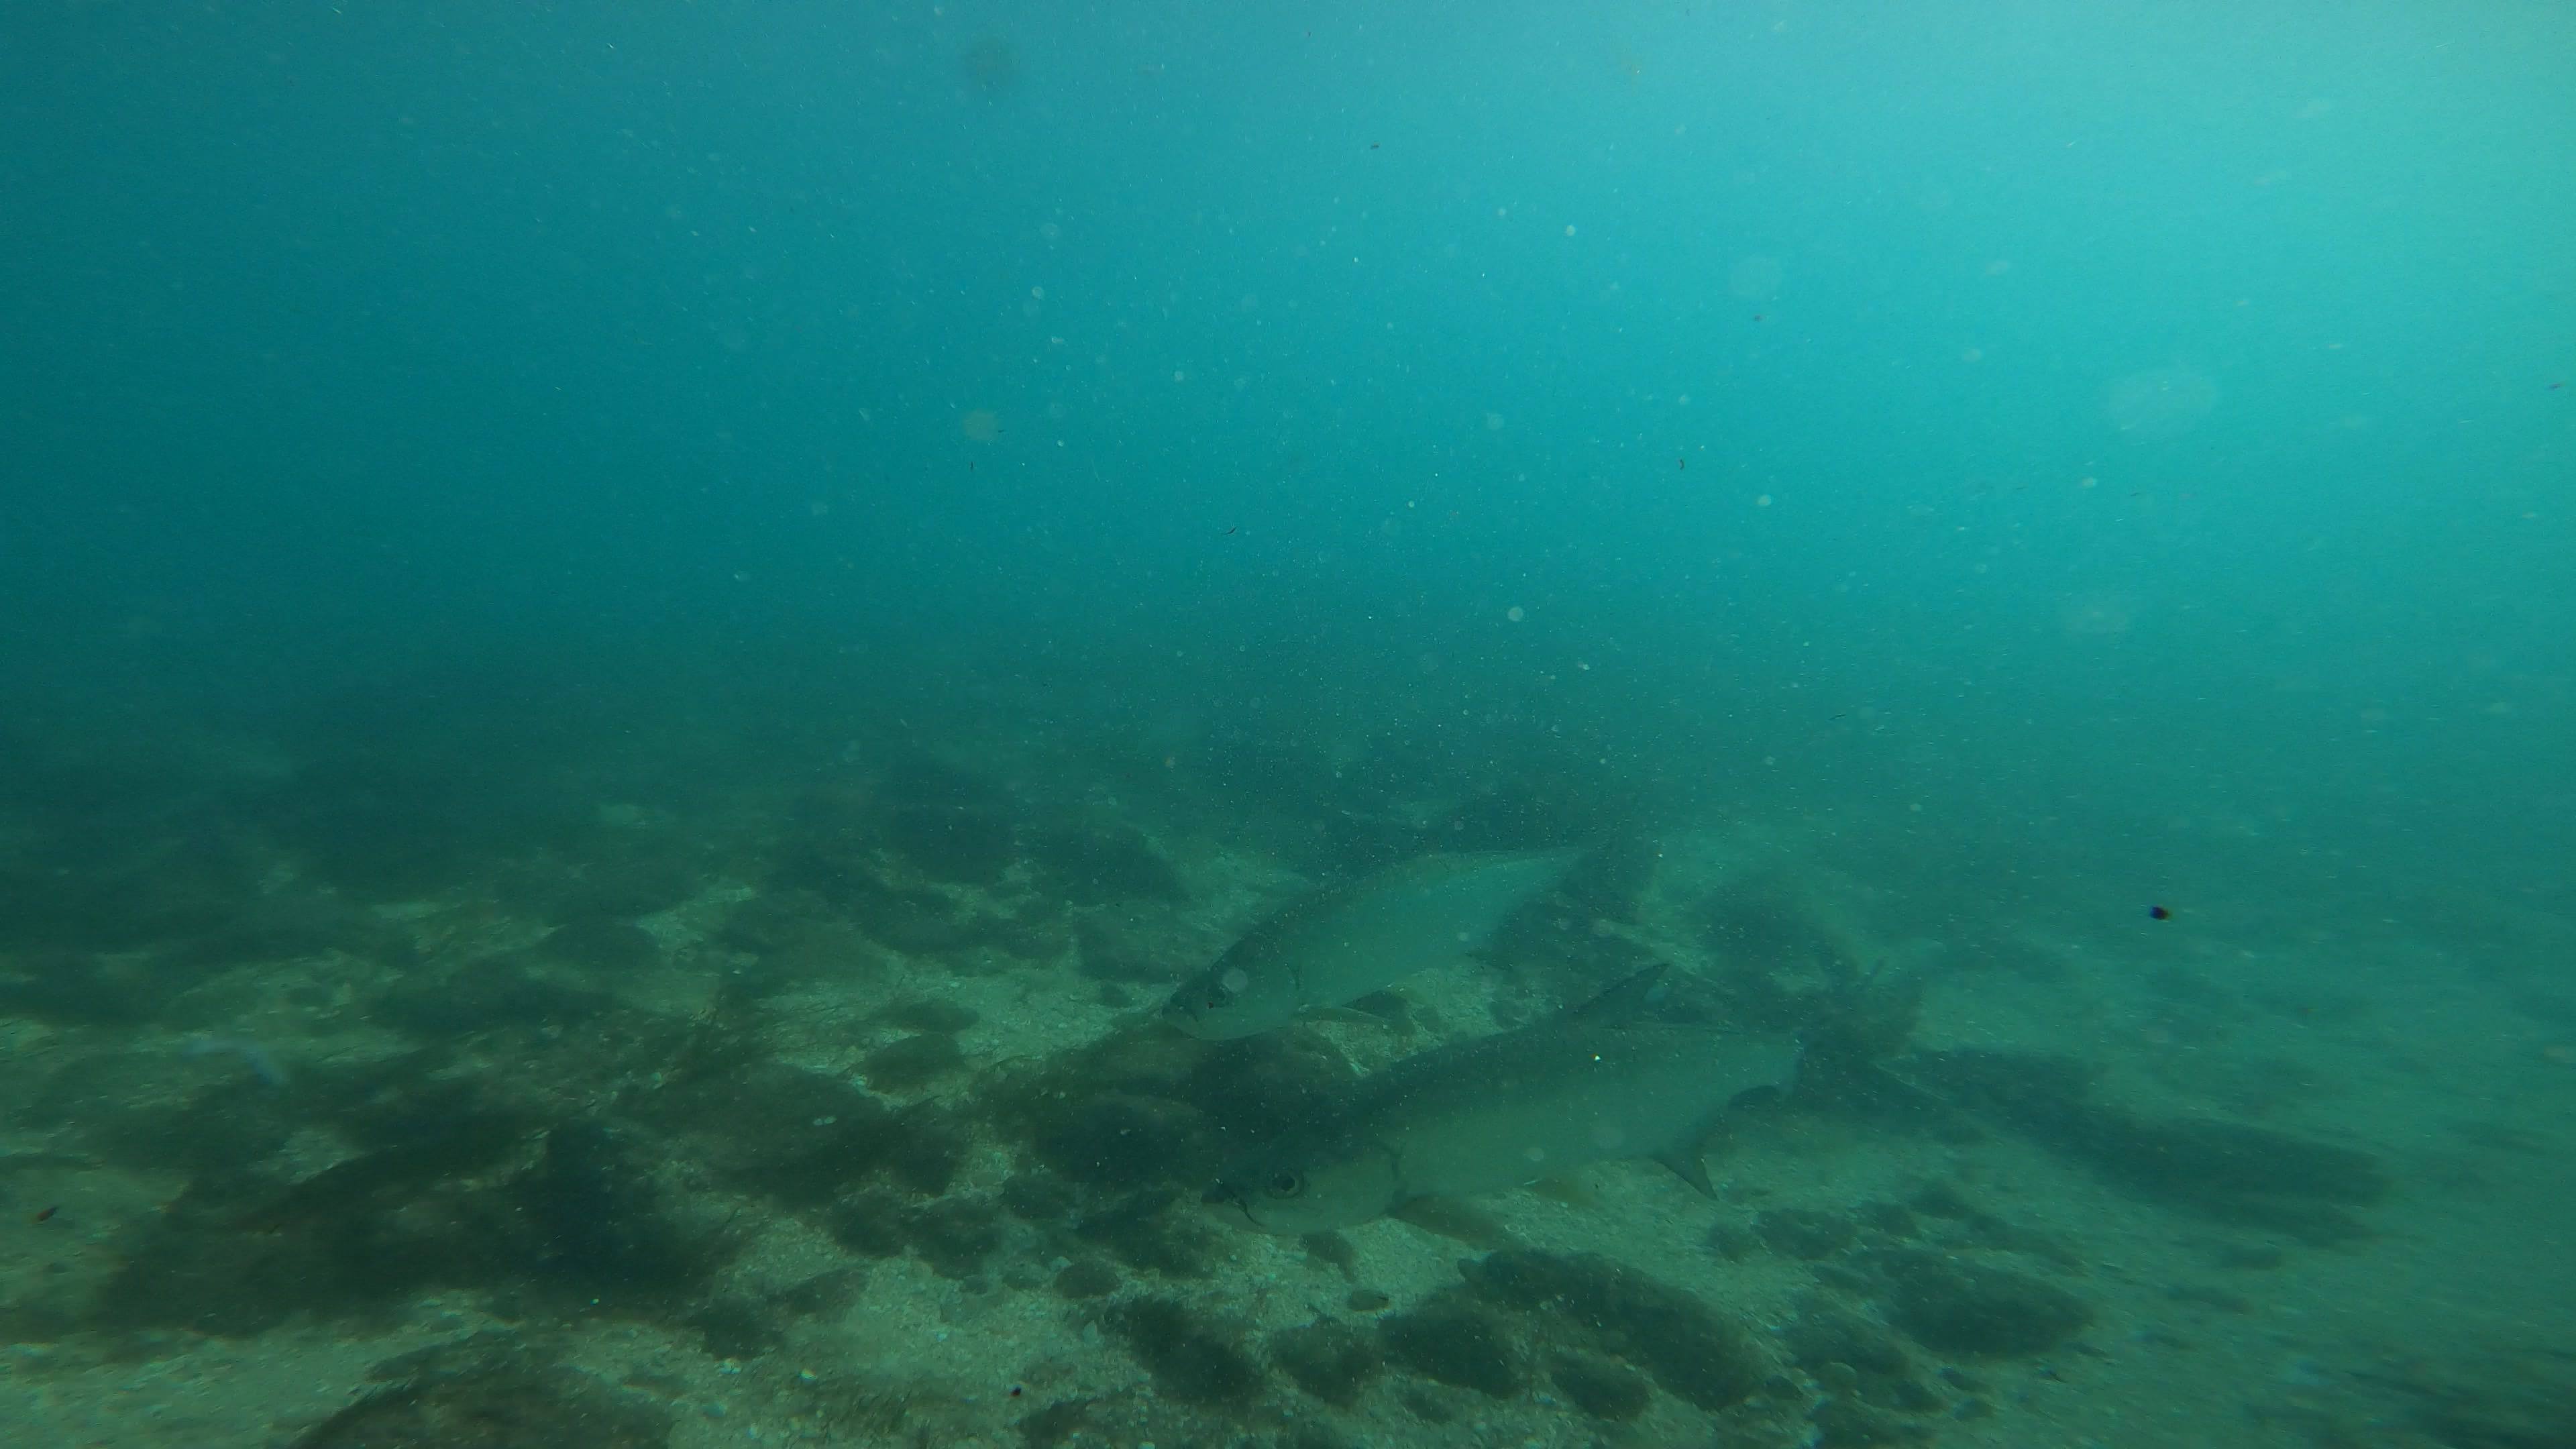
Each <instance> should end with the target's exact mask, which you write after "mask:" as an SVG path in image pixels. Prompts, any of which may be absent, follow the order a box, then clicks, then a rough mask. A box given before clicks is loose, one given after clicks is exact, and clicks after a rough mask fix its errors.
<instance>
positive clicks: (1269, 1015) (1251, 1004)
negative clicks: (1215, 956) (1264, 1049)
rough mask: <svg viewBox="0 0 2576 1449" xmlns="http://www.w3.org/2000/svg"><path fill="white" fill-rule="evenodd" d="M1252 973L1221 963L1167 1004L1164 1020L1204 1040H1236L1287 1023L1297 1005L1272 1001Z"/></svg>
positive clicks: (1187, 983) (1183, 986)
mask: <svg viewBox="0 0 2576 1449" xmlns="http://www.w3.org/2000/svg"><path fill="white" fill-rule="evenodd" d="M1260 985H1261V983H1260V982H1258V981H1256V980H1254V979H1253V977H1252V975H1251V973H1249V972H1247V971H1245V970H1244V969H1243V968H1242V967H1241V966H1239V965H1236V964H1234V963H1233V962H1230V961H1219V962H1217V963H1216V964H1215V965H1214V966H1211V967H1209V968H1208V969H1206V970H1205V971H1202V972H1200V973H1199V974H1198V975H1196V976H1193V977H1191V978H1190V979H1189V980H1187V981H1184V982H1182V983H1181V985H1180V989H1179V990H1177V991H1174V992H1173V993H1172V999H1171V1000H1169V1001H1166V1002H1164V1003H1163V1019H1164V1020H1166V1021H1169V1022H1170V1023H1171V1024H1172V1025H1174V1026H1177V1027H1179V1028H1180V1029H1181V1030H1182V1031H1184V1032H1187V1033H1188V1034H1190V1035H1191V1036H1194V1037H1197V1038H1198V1039H1199V1040H1201V1041H1232V1040H1234V1039H1235V1038H1237V1037H1246V1036H1256V1035H1259V1034H1260V1033H1262V1032H1265V1031H1268V1030H1270V1029H1271V1028H1273V1027H1276V1026H1281V1025H1284V1024H1286V1022H1287V1021H1288V1020H1289V1018H1291V1017H1293V1016H1295V1015H1296V1009H1295V1006H1294V1004H1293V1003H1279V1002H1273V1001H1271V1000H1269V999H1268V996H1269V993H1265V992H1263V991H1261V990H1260V989H1259V987H1260Z"/></svg>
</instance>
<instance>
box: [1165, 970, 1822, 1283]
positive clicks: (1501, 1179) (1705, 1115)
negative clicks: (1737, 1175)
mask: <svg viewBox="0 0 2576 1449" xmlns="http://www.w3.org/2000/svg"><path fill="white" fill-rule="evenodd" d="M1668 979H1669V972H1668V970H1667V968H1665V967H1661V966H1657V967H1653V968H1651V969H1649V970H1646V971H1643V972H1640V973H1638V974H1637V975H1635V976H1632V977H1630V978H1629V979H1628V980H1626V981H1624V982H1621V983H1620V984H1619V985H1617V986H1614V987H1612V988H1611V989H1610V990H1608V991H1606V992H1604V993H1602V994H1601V995H1600V996H1599V997H1597V998H1595V999H1594V1000H1592V1001H1590V1002H1588V1003H1586V1004H1584V1005H1582V1006H1579V1007H1576V1008H1574V1009H1573V1010H1571V1011H1568V1012H1565V1013H1563V1014H1561V1015H1559V1016H1556V1017H1553V1018H1551V1019H1549V1020H1546V1021H1542V1022H1537V1023H1534V1024H1532V1025H1530V1026H1526V1027H1522V1028H1520V1029H1518V1030H1516V1031H1507V1032H1502V1033H1499V1034H1497V1035H1494V1036H1488V1037H1480V1038H1477V1039H1476V1040H1473V1041H1463V1042H1455V1043H1452V1044H1450V1045H1448V1046H1443V1047H1435V1048H1433V1049H1432V1050H1430V1051H1427V1052H1421V1053H1418V1054H1416V1055H1414V1056H1410V1057H1407V1058H1405V1059H1404V1060H1403V1061H1400V1062H1397V1063H1396V1064H1395V1065H1394V1066H1391V1067H1389V1068H1387V1069H1386V1070H1384V1071H1382V1072H1379V1073H1378V1074H1377V1075H1375V1076H1373V1077H1370V1078H1368V1079H1366V1080H1365V1081H1362V1082H1361V1083H1359V1084H1358V1086H1357V1088H1356V1089H1355V1091H1354V1094H1353V1096H1352V1099H1351V1100H1350V1101H1349V1102H1348V1103H1347V1104H1346V1105H1345V1106H1344V1108H1343V1109H1342V1110H1341V1111H1340V1112H1338V1113H1336V1114H1334V1116H1333V1117H1332V1119H1331V1120H1330V1121H1329V1122H1327V1123H1325V1124H1322V1125H1319V1126H1317V1127H1315V1128H1313V1129H1311V1130H1307V1131H1302V1132H1296V1133H1291V1134H1289V1135H1288V1136H1286V1137H1284V1138H1283V1139H1281V1140H1280V1141H1278V1142H1275V1143H1272V1144H1270V1145H1269V1146H1267V1147H1265V1148H1262V1149H1259V1150H1256V1151H1253V1152H1251V1153H1248V1154H1246V1155H1245V1156H1244V1157H1243V1158H1242V1159H1241V1160H1239V1161H1238V1162H1236V1163H1235V1164H1234V1166H1233V1168H1232V1169H1231V1170H1230V1171H1228V1172H1227V1173H1226V1174H1225V1176H1224V1177H1223V1179H1221V1180H1220V1181H1219V1182H1218V1184H1217V1185H1216V1186H1215V1187H1214V1188H1212V1189H1210V1190H1209V1191H1208V1193H1207V1195H1206V1201H1207V1203H1208V1204H1209V1205H1210V1206H1213V1207H1216V1208H1218V1209H1219V1210H1220V1211H1221V1212H1222V1213H1223V1214H1224V1215H1225V1216H1227V1217H1229V1218H1231V1219H1233V1220H1234V1221H1235V1222H1236V1223H1238V1224H1249V1225H1250V1226H1252V1227H1255V1228H1258V1229H1260V1230H1262V1231H1264V1232H1272V1233H1291V1234H1294V1233H1319V1232H1327V1231H1330V1230H1331V1229H1334V1228H1342V1227H1350V1226H1352V1225H1354V1224H1358V1223H1364V1222H1368V1221H1370V1220H1372V1219H1375V1218H1379V1217H1383V1216H1385V1215H1386V1214H1387V1213H1389V1212H1392V1211H1394V1210H1395V1209H1397V1208H1399V1207H1401V1206H1403V1205H1404V1204H1405V1203H1407V1202H1411V1201H1413V1200H1415V1199H1417V1198H1428V1197H1464V1196H1467V1195H1470V1194H1473V1193H1481V1192H1494V1191H1498V1190H1500V1189H1503V1188H1507V1187H1518V1186H1521V1185H1523V1184H1526V1183H1530V1182H1534V1181H1536V1180H1538V1179H1539V1178H1542V1177H1547V1176H1551V1175H1553V1174H1556V1173H1560V1172H1565V1171H1569V1170H1571V1169H1574V1168H1578V1167H1582V1166H1585V1165H1587V1164H1590V1163H1595V1162H1610V1161H1616V1160H1619V1159H1623V1158H1636V1157H1645V1158H1652V1159H1654V1160H1655V1161H1657V1162H1660V1163H1662V1164H1664V1165H1665V1166H1667V1167H1670V1168H1671V1169H1672V1170H1673V1171H1675V1172H1677V1173H1679V1174H1681V1176H1682V1177H1683V1178H1684V1179H1685V1180H1686V1181H1688V1182H1689V1183H1690V1184H1691V1185H1692V1186H1694V1187H1696V1188H1698V1189H1700V1190H1701V1191H1702V1192H1708V1191H1710V1187H1709V1181H1708V1174H1707V1171H1706V1169H1704V1168H1703V1167H1702V1166H1701V1165H1700V1160H1699V1146H1700V1144H1701V1142H1703V1141H1704V1140H1705V1139H1706V1138H1707V1137H1708V1135H1709V1133H1710V1132H1711V1131H1712V1130H1714V1128H1715V1127H1716V1126H1717V1123H1718V1119H1719V1118H1720V1117H1722V1116H1723V1115H1725V1112H1726V1110H1727V1108H1728V1107H1729V1106H1730V1105H1731V1104H1733V1103H1734V1102H1735V1101H1736V1099H1737V1098H1739V1097H1741V1096H1743V1095H1744V1094H1745V1093H1747V1092H1749V1091H1752V1090H1754V1089H1756V1088H1761V1087H1785V1086H1786V1085H1787V1084H1788V1081H1789V1078H1790V1076H1791V1075H1792V1073H1793V1072H1794V1071H1795V1068H1796V1065H1797V1060H1798V1044H1797V1043H1796V1042H1795V1041H1793V1040H1791V1039H1789V1038H1787V1037H1781V1036H1768V1035H1760V1034H1755V1033H1747V1032H1737V1031H1729V1030H1726V1029H1724V1028H1720V1027H1713V1026H1705V1025H1690V1024H1677V1023H1665V1022H1657V1021H1651V1020H1646V1019H1643V1015H1642V1014H1643V1013H1644V1012H1646V1011H1647V1010H1648V1009H1649V1008H1651V1007H1653V1006H1654V1005H1656V1004H1658V1003H1659V1002H1660V1001H1661V999H1662V998H1663V996H1664V994H1665V992H1666V989H1667V983H1668Z"/></svg>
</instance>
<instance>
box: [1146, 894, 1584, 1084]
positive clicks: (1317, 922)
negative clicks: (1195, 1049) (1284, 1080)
mask: <svg viewBox="0 0 2576 1449" xmlns="http://www.w3.org/2000/svg"><path fill="white" fill-rule="evenodd" d="M1582 856H1583V852H1582V851H1581V850H1547V851H1489V852H1481V853H1476V854H1460V855H1426V856H1423V857H1420V858H1419V859H1416V860H1410V861H1407V862H1405V863H1404V864H1402V865H1399V866H1395V867H1393V868H1391V869H1388V870H1383V871H1380V872H1378V873H1377V874H1375V875H1372V876H1369V877H1368V878H1366V879H1364V880H1360V881H1356V882H1354V883H1352V884H1350V885H1346V886H1342V887H1339V888H1336V889H1333V890H1327V891H1323V892H1320V893H1318V894H1316V895H1312V896H1309V897H1307V898H1306V899H1304V900H1301V901H1298V902H1297V903H1296V904H1294V905H1291V906H1289V907H1288V908H1287V909H1286V910H1283V911H1281V912H1280V913H1279V914H1277V915H1275V916H1272V917H1271V918H1270V919H1268V920H1266V921H1263V922H1262V923H1261V924H1260V925H1258V926H1255V927H1253V928H1252V931H1251V933H1250V934H1248V935H1246V936H1245V937H1244V938H1243V939H1242V940H1240V941H1237V942H1235V943H1234V944H1233V945H1232V946H1230V947H1228V948H1226V952H1225V954H1224V955H1222V956H1219V957H1218V958H1217V959H1216V964H1215V965H1212V966H1210V967H1208V968H1207V969H1206V970H1205V971H1202V972H1200V973H1199V974H1198V975H1196V976H1194V977H1191V978H1190V979H1189V980H1188V981H1185V982H1183V983H1182V984H1181V988H1180V989H1179V990H1178V991H1175V992H1173V993H1172V999H1171V1000H1170V1001H1169V1002H1168V1003H1166V1004H1165V1006H1164V1008H1163V1010H1164V1014H1165V1015H1167V1016H1169V1017H1170V1018H1171V1020H1172V1021H1173V1023H1174V1024H1175V1025H1177V1026H1179V1027H1180V1029H1181V1030H1183V1031H1185V1032H1188V1033H1189V1034H1190V1035H1192V1036H1194V1037H1198V1038H1200V1039H1202V1040H1205V1041H1226V1040H1230V1039H1232V1038H1235V1037H1243V1036H1254V1035H1257V1034H1259V1033H1261V1032H1265V1031H1275V1030H1277V1029H1278V1028H1280V1027H1283V1026H1286V1025H1287V1024H1288V1023H1290V1022H1292V1021H1295V1020H1296V1019H1297V1018H1299V1017H1301V1016H1310V1015H1313V1014H1314V1013H1316V1012H1319V1011H1323V1010H1326V1009H1329V1008H1331V1007H1336V1006H1342V1005H1345V1004H1347V1003H1349V1002H1353V1001H1357V1000H1358V999H1359V998H1361V997H1363V996H1366V995H1368V994H1369V993H1370V992H1372V991H1376V990H1379V989H1380V988H1382V987H1386V986H1390V985H1392V984H1394V983H1395V982H1397V981H1401V980H1403V979H1404V978H1405V977H1407V976H1410V975H1412V974H1413V973H1414V972H1416V971H1420V970H1422V969H1423V968H1424V967H1427V966H1431V965H1435V964H1437V963H1439V962H1442V961H1450V960H1455V959H1457V958H1458V957H1460V956H1462V955H1465V954H1467V953H1469V952H1471V951H1475V950H1477V949H1479V948H1481V947H1482V946H1483V945H1484V944H1485V943H1486V942H1487V941H1488V940H1490V939H1491V938H1492V936H1493V934H1494V931H1495V929H1496V928H1498V927H1500V926H1501V925H1502V924H1503V922H1504V921H1505V920H1507V919H1509V918H1510V916H1511V914H1512V913H1513V912H1514V911H1517V910H1519V909H1520V908H1521V907H1522V906H1524V905H1527V904H1528V903H1529V902H1531V901H1532V900H1534V899H1536V898H1537V897H1538V896H1540V895H1541V894H1543V893H1545V892H1547V891H1548V890H1551V889H1553V888H1554V887H1555V886H1556V884H1557V882H1559V881H1561V880H1563V879H1565V875H1566V872H1567V871H1570V870H1572V869H1573V868H1574V863H1575V862H1576V861H1577V860H1579V859H1581V858H1582Z"/></svg>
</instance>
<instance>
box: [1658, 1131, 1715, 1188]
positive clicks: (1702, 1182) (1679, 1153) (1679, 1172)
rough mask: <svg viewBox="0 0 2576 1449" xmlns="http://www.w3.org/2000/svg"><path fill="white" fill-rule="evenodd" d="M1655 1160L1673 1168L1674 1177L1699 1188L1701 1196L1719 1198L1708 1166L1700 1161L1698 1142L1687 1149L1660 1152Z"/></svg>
mask: <svg viewBox="0 0 2576 1449" xmlns="http://www.w3.org/2000/svg"><path fill="white" fill-rule="evenodd" d="M1655 1160H1656V1161H1657V1162H1660V1163H1662V1164H1663V1165H1664V1166H1666V1167H1669V1168H1671V1169H1672V1171H1673V1176H1675V1177H1678V1178H1680V1179H1681V1180H1682V1181H1684V1182H1687V1183H1689V1184H1690V1185H1691V1186H1693V1187H1695V1188H1698V1189H1699V1195H1700V1196H1702V1197H1705V1198H1714V1197H1716V1196H1717V1184H1715V1183H1713V1182H1710V1181H1709V1180H1708V1164H1707V1163H1704V1162H1702V1161H1700V1160H1699V1143H1698V1142H1696V1141H1694V1142H1692V1143H1690V1144H1689V1145H1688V1146H1685V1147H1674V1148H1670V1149H1667V1150H1666V1151H1663V1152H1658V1153H1656V1154H1655Z"/></svg>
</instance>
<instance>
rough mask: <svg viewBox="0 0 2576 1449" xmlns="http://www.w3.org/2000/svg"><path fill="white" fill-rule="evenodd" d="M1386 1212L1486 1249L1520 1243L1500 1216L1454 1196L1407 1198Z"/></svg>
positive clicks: (1417, 1225)
mask: <svg viewBox="0 0 2576 1449" xmlns="http://www.w3.org/2000/svg"><path fill="white" fill-rule="evenodd" d="M1387 1216H1389V1217H1391V1218H1394V1219H1395V1220H1396V1221H1398V1222H1403V1223H1410V1224H1412V1225H1413V1226H1415V1227H1417V1228H1420V1229H1421V1230H1422V1231H1424V1232H1426V1233H1437V1234H1439V1235H1440V1236H1441V1237H1444V1238H1449V1239H1451V1240H1453V1241H1456V1242H1461V1243H1464V1244H1466V1245H1467V1246H1468V1247H1471V1248H1480V1249H1483V1250H1484V1251H1486V1252H1492V1251H1493V1250H1495V1249H1497V1248H1516V1247H1519V1246H1520V1239H1518V1238H1515V1237H1513V1236H1512V1230H1511V1229H1509V1228H1507V1227H1504V1226H1503V1225H1502V1222H1501V1220H1500V1219H1498V1218H1496V1217H1494V1216H1493V1215H1492V1214H1490V1213H1487V1212H1485V1211H1484V1210H1483V1209H1481V1208H1478V1207H1476V1206H1474V1205H1473V1204H1471V1203H1467V1202H1464V1201H1461V1200H1460V1199H1458V1198H1454V1197H1417V1198H1408V1199H1406V1200H1405V1201H1404V1202H1402V1203H1399V1204H1397V1206H1396V1208H1395V1210H1394V1211H1393V1212H1390V1213H1388V1214H1387Z"/></svg>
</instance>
